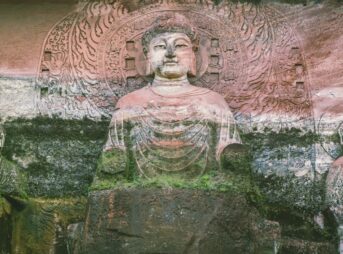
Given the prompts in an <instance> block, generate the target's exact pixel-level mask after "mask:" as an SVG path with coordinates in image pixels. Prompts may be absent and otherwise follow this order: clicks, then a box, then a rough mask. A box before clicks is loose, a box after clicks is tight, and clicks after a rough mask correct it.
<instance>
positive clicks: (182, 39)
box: [99, 13, 241, 177]
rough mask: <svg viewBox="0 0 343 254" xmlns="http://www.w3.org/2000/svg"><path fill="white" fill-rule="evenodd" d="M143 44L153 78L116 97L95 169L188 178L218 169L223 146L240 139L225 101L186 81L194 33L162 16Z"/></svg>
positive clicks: (192, 70)
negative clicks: (98, 163)
mask: <svg viewBox="0 0 343 254" xmlns="http://www.w3.org/2000/svg"><path fill="white" fill-rule="evenodd" d="M142 45H143V51H144V53H145V54H146V57H147V59H148V63H147V66H146V68H145V71H146V75H148V76H149V75H151V76H152V77H153V78H152V79H153V80H152V82H151V84H148V85H147V86H145V87H143V88H141V89H138V90H136V91H134V92H131V93H129V94H127V95H125V96H124V97H122V98H121V99H119V101H118V103H117V104H116V109H115V111H114V113H113V115H112V120H111V124H110V131H109V138H108V141H107V144H106V146H105V150H104V153H105V154H104V155H103V160H104V161H105V160H106V161H107V164H104V163H102V166H103V167H102V168H100V169H99V170H100V171H103V172H106V173H119V172H122V171H126V174H127V175H129V174H130V172H132V171H138V172H140V175H144V176H147V177H154V176H158V175H159V174H160V173H180V172H182V174H183V175H184V176H187V177H191V176H195V175H199V174H202V173H204V171H205V170H206V169H208V168H211V169H214V168H217V169H218V168H219V167H220V161H221V159H222V158H221V157H222V156H221V155H222V153H223V151H224V150H225V148H226V147H228V146H229V145H230V144H235V143H236V144H237V143H238V144H239V143H241V141H240V138H239V134H238V131H237V130H236V126H235V124H234V118H233V115H232V113H231V112H230V109H229V107H228V105H227V103H226V101H225V100H224V98H223V97H222V96H221V95H219V94H218V93H216V92H213V91H211V90H209V89H208V88H202V87H197V86H194V85H191V84H190V82H189V77H196V75H197V69H196V57H195V53H194V52H195V51H197V49H198V36H197V32H196V29H195V28H194V27H193V26H192V25H191V24H190V22H189V21H188V20H187V19H186V18H185V17H184V16H182V15H180V14H178V13H175V14H174V13H173V14H170V13H168V14H164V15H162V16H159V17H157V18H156V20H155V22H154V23H153V26H152V28H150V29H149V30H147V31H146V32H145V34H144V35H143V37H142ZM104 157H106V159H105V158H104ZM110 158H111V159H110ZM132 161H134V163H132ZM133 164H134V165H133ZM130 167H131V168H130Z"/></svg>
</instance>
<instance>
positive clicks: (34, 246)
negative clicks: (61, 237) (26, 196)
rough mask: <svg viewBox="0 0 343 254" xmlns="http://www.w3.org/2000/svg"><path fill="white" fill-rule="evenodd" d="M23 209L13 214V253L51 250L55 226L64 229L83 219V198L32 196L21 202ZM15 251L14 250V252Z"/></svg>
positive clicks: (14, 211)
mask: <svg viewBox="0 0 343 254" xmlns="http://www.w3.org/2000/svg"><path fill="white" fill-rule="evenodd" d="M20 202H23V203H24V207H23V209H14V210H13V214H12V224H13V229H12V231H13V232H12V244H11V245H12V251H13V252H15V253H30V254H31V253H32V254H41V253H50V251H51V250H52V249H54V244H55V242H54V241H55V239H56V228H57V227H56V226H57V225H58V226H59V227H60V228H61V229H62V232H65V234H66V232H67V226H68V225H70V224H72V223H76V222H80V221H84V220H85V212H86V209H85V208H86V202H87V200H86V198H84V197H80V198H69V199H31V200H26V201H20ZM14 250H15V251H14Z"/></svg>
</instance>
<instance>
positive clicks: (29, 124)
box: [3, 118, 108, 197]
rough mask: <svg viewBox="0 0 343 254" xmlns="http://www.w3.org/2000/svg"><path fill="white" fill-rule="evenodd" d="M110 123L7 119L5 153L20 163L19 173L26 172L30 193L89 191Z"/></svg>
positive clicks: (71, 193) (68, 193)
mask: <svg viewBox="0 0 343 254" xmlns="http://www.w3.org/2000/svg"><path fill="white" fill-rule="evenodd" d="M107 125H108V122H93V121H90V120H84V121H69V122H68V121H67V122H66V121H61V120H58V119H48V118H35V119H33V120H17V121H12V122H7V123H6V125H5V129H6V137H7V138H6V142H5V146H4V150H3V156H4V157H5V158H6V159H7V160H8V161H10V162H8V164H9V165H15V164H16V165H17V166H16V167H18V166H19V171H18V172H17V174H20V173H21V174H25V176H26V178H27V180H26V181H27V185H28V189H27V193H28V194H29V195H30V196H49V197H61V196H64V195H75V194H85V193H86V192H87V190H88V187H89V185H90V183H91V182H92V179H93V176H94V174H95V170H96V164H97V159H98V157H99V154H100V152H101V149H102V145H103V143H104V141H105V137H106V126H107ZM13 163H15V164H13ZM13 180H14V178H12V181H13ZM24 182H25V181H24Z"/></svg>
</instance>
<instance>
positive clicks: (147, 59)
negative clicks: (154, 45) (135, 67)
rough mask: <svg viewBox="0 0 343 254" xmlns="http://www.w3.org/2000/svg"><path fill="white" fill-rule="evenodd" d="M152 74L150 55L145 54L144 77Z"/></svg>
mask: <svg viewBox="0 0 343 254" xmlns="http://www.w3.org/2000/svg"><path fill="white" fill-rule="evenodd" d="M153 74H154V72H153V70H152V66H151V61H150V54H149V52H148V53H147V54H146V69H145V75H146V76H151V75H153Z"/></svg>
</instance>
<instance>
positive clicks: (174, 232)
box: [76, 189, 280, 254]
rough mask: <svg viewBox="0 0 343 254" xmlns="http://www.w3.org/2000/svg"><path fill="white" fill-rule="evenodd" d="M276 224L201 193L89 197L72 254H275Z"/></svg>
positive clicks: (229, 199) (239, 204)
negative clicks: (80, 237)
mask: <svg viewBox="0 0 343 254" xmlns="http://www.w3.org/2000/svg"><path fill="white" fill-rule="evenodd" d="M279 237H280V228H279V225H278V223H275V222H271V221H266V220H264V219H262V218H261V217H260V216H259V213H258V211H257V210H256V209H255V208H253V207H251V206H250V205H249V204H248V203H247V202H246V200H245V198H244V197H242V196H240V195H237V194H233V193H214V192H206V191H200V190H174V189H173V190H162V189H127V190H109V191H96V192H92V193H91V194H90V197H89V207H88V212H87V219H86V222H85V224H84V231H83V236H82V239H80V241H79V246H78V249H79V250H78V251H76V252H77V253H89V254H90V253H98V254H102V253H104V254H105V253H106V254H107V253H117V254H121V253H123V254H124V253H125V254H131V253H132V254H138V253H150V254H151V253H164V254H167V253H168V254H172V253H174V254H181V253H185V254H193V253H197V254H198V253H199V254H207V253H216V254H227V253H246V254H248V253H276V252H275V250H276V249H277V246H278V242H277V241H278V240H279Z"/></svg>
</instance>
